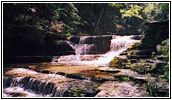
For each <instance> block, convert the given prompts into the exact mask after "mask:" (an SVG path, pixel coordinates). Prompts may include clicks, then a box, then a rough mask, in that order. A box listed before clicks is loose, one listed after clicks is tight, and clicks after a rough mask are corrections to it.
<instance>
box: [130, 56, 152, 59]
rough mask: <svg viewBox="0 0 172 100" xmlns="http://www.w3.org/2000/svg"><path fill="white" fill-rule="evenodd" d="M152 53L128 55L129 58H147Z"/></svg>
mask: <svg viewBox="0 0 172 100" xmlns="http://www.w3.org/2000/svg"><path fill="white" fill-rule="evenodd" d="M151 56H152V55H127V58H128V59H147V58H150V57H151Z"/></svg>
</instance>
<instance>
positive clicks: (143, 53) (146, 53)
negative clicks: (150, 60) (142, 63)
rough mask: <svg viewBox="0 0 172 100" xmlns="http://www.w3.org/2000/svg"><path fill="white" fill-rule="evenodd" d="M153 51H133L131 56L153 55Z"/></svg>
mask: <svg viewBox="0 0 172 100" xmlns="http://www.w3.org/2000/svg"><path fill="white" fill-rule="evenodd" d="M152 52H153V51H152V50H131V51H130V54H131V55H152Z"/></svg>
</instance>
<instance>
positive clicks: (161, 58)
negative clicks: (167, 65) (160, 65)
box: [157, 55, 167, 61]
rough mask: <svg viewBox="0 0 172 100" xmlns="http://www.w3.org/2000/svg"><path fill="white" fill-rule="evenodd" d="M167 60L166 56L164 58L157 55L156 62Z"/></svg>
mask: <svg viewBox="0 0 172 100" xmlns="http://www.w3.org/2000/svg"><path fill="white" fill-rule="evenodd" d="M166 58H167V56H164V55H157V59H158V60H163V61H164V60H165V59H166Z"/></svg>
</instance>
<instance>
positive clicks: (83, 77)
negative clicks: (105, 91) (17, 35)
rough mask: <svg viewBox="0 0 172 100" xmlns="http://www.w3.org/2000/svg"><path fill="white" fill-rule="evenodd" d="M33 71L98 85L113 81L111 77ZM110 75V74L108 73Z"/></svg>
mask: <svg viewBox="0 0 172 100" xmlns="http://www.w3.org/2000/svg"><path fill="white" fill-rule="evenodd" d="M35 71H36V72H40V73H44V74H57V75H62V76H65V77H67V78H72V79H79V80H91V81H94V82H98V83H103V82H105V81H114V80H115V79H114V78H113V77H111V78H101V77H94V76H81V75H80V74H68V73H64V72H52V71H48V70H35ZM101 72H103V71H101ZM104 72H107V71H104ZM109 72H110V71H109ZM113 72H115V71H113ZM116 72H118V71H116ZM110 73H112V72H110Z"/></svg>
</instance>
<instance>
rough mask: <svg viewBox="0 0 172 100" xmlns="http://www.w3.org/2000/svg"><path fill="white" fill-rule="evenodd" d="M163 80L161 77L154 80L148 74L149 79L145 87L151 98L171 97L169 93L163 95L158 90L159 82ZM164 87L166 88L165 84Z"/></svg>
mask: <svg viewBox="0 0 172 100" xmlns="http://www.w3.org/2000/svg"><path fill="white" fill-rule="evenodd" d="M160 80H161V78H160V77H157V78H155V79H152V78H151V75H150V74H148V77H147V81H148V82H147V83H146V84H145V87H146V89H147V91H148V92H149V94H150V96H154V97H169V92H167V91H166V92H165V91H164V92H165V93H161V92H160V91H159V88H158V82H160ZM163 86H164V87H163ZM162 87H163V88H165V87H166V86H165V84H162Z"/></svg>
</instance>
